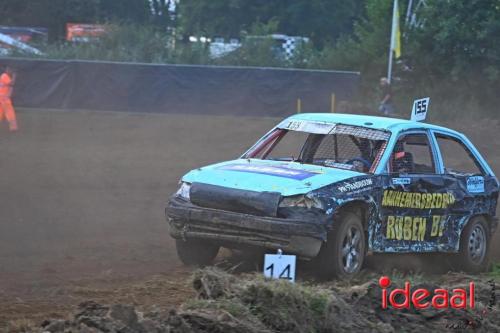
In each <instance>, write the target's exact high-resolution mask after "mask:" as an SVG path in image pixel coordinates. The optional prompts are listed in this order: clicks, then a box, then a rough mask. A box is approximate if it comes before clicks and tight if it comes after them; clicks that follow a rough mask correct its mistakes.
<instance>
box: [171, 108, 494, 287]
mask: <svg viewBox="0 0 500 333" xmlns="http://www.w3.org/2000/svg"><path fill="white" fill-rule="evenodd" d="M498 192H499V183H498V180H497V178H496V177H495V175H494V174H493V172H492V170H491V168H490V167H489V166H488V164H487V163H486V161H485V160H484V158H483V157H482V156H481V155H480V153H479V152H478V151H477V150H476V148H475V147H474V146H473V145H472V143H471V142H470V141H469V140H468V139H467V138H466V137H465V136H464V135H462V134H460V133H458V132H456V131H453V130H450V129H447V128H444V127H439V126H434V125H430V124H425V123H419V122H413V121H407V120H401V119H392V118H381V117H368V116H355V115H342V114H299V115H295V116H292V117H289V118H287V119H285V120H283V121H282V122H281V123H280V124H278V125H277V126H276V127H275V128H273V129H272V130H271V131H270V132H268V133H267V134H266V135H264V137H263V138H262V139H260V140H259V141H258V142H257V143H256V144H255V145H254V146H253V147H251V148H250V149H249V150H248V151H247V152H246V153H245V154H243V155H242V156H241V157H240V158H239V159H236V160H233V161H227V162H222V163H218V164H214V165H210V166H206V167H203V168H199V169H196V170H192V171H191V172H189V173H188V174H186V175H185V176H184V177H183V178H182V180H181V187H180V189H179V190H178V191H177V192H176V193H175V194H174V195H173V196H172V197H171V198H170V200H169V203H168V206H167V208H166V215H167V220H168V221H169V225H170V233H171V235H172V236H173V237H174V238H175V239H176V245H177V252H178V254H179V257H180V259H181V260H182V261H183V262H184V263H186V264H208V263H210V262H211V261H212V260H213V259H214V257H215V256H216V255H217V252H218V250H219V248H220V247H221V246H224V247H229V248H245V247H248V246H252V247H261V248H265V249H273V250H275V249H283V251H285V252H289V253H294V254H297V255H298V256H300V257H303V258H306V259H312V258H315V260H317V261H318V262H319V263H320V267H321V270H322V271H323V273H325V274H326V275H328V276H337V277H341V278H350V277H352V276H354V275H355V274H356V273H357V272H359V270H360V269H361V267H362V265H363V261H364V257H365V254H366V252H367V251H372V252H393V253H410V252H414V253H423V252H441V253H448V254H449V255H450V258H451V259H452V261H453V262H454V263H455V264H456V266H457V268H460V269H465V270H469V271H480V270H483V269H484V268H485V267H486V265H487V262H488V250H489V241H490V239H491V235H492V234H493V233H494V232H495V229H496V227H497V219H496V218H495V210H496V204H497V200H498Z"/></svg>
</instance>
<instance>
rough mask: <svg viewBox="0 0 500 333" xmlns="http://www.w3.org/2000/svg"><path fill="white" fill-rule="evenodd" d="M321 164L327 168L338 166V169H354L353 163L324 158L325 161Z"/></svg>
mask: <svg viewBox="0 0 500 333" xmlns="http://www.w3.org/2000/svg"><path fill="white" fill-rule="evenodd" d="M323 164H324V165H325V166H327V167H329V168H338V169H347V170H353V169H354V165H352V164H347V163H337V162H335V161H334V160H325V162H324V163H323Z"/></svg>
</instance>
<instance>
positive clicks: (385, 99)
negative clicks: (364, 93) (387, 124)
mask: <svg viewBox="0 0 500 333" xmlns="http://www.w3.org/2000/svg"><path fill="white" fill-rule="evenodd" d="M380 91H381V97H382V99H381V101H380V105H379V108H378V111H379V112H380V113H382V114H384V115H386V116H388V115H391V114H393V113H394V106H393V105H392V89H391V84H390V83H389V80H388V79H387V78H386V77H382V78H380Z"/></svg>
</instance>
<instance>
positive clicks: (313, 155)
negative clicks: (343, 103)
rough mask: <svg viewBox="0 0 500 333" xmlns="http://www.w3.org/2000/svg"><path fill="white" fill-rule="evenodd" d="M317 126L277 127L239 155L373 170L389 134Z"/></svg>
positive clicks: (361, 129) (359, 129) (371, 130)
mask: <svg viewBox="0 0 500 333" xmlns="http://www.w3.org/2000/svg"><path fill="white" fill-rule="evenodd" d="M320 125H321V127H314V125H310V124H309V126H305V127H304V126H302V127H295V128H293V129H291V128H277V129H276V130H274V131H272V132H271V133H269V134H268V135H267V136H266V137H264V138H263V139H262V140H261V141H259V142H258V143H257V144H256V145H255V146H254V147H253V148H252V149H251V150H250V151H248V152H247V153H246V154H245V155H244V156H243V157H244V158H257V159H263V160H277V161H288V162H299V163H304V164H312V165H320V166H324V167H330V168H338V169H347V170H354V171H358V172H364V173H368V172H373V170H374V168H375V166H376V164H377V163H378V161H379V159H380V157H381V155H382V153H383V151H384V149H385V146H386V144H387V140H388V139H389V136H390V133H389V132H386V131H381V130H374V129H370V128H365V127H358V126H349V125H340V124H334V125H328V126H327V127H325V125H324V124H320Z"/></svg>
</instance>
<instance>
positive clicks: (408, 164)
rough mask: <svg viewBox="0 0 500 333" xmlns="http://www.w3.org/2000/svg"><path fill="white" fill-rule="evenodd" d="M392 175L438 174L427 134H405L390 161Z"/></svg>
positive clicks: (399, 140)
mask: <svg viewBox="0 0 500 333" xmlns="http://www.w3.org/2000/svg"><path fill="white" fill-rule="evenodd" d="M389 172H392V173H425V174H430V173H436V163H435V162H434V156H433V154H432V149H431V146H430V144H429V138H428V137H427V134H425V133H410V134H404V135H402V136H400V137H399V138H398V141H397V143H396V145H395V147H394V150H393V151H392V154H391V157H390V160H389Z"/></svg>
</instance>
